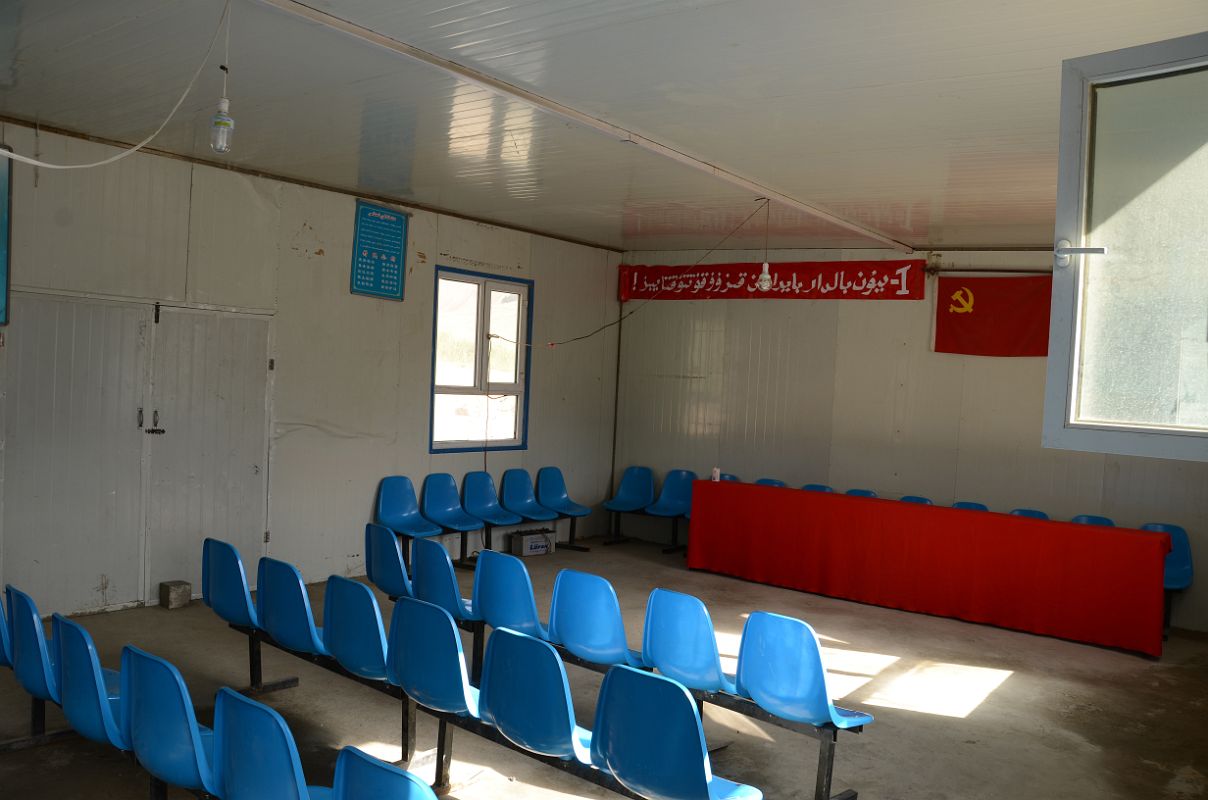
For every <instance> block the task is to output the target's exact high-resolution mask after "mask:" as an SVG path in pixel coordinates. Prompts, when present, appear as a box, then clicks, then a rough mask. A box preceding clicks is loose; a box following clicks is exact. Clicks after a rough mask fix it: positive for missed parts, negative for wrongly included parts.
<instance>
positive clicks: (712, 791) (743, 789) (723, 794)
mask: <svg viewBox="0 0 1208 800" xmlns="http://www.w3.org/2000/svg"><path fill="white" fill-rule="evenodd" d="M762 797H763V792H761V791H759V790H758V789H756V788H755V787H754V786H748V785H747V784H745V783H736V782H734V781H732V780H729V779H727V778H723V777H721V776H720V775H714V776H713V778H712V779H711V780H710V781H709V800H761V798H762Z"/></svg>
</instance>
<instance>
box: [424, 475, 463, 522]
mask: <svg viewBox="0 0 1208 800" xmlns="http://www.w3.org/2000/svg"><path fill="white" fill-rule="evenodd" d="M420 502H421V506H420V513H421V514H423V515H424V516H425V517H428V518H429V519H431V518H432V517H434V516H437V517H439V516H441V515H448V514H451V513H458V514H460V513H461V512H462V511H463V509H462V507H461V496H460V495H459V494H458V493H457V481H456V480H454V478H453V476H452V475H450V474H449V473H447V472H433V473H432V474H430V475H429V476H428V477H426V478H424V490H423V499H422V500H421V501H420Z"/></svg>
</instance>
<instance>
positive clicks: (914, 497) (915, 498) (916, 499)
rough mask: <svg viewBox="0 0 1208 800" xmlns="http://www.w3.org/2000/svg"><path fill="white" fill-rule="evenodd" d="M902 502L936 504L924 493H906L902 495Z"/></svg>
mask: <svg viewBox="0 0 1208 800" xmlns="http://www.w3.org/2000/svg"><path fill="white" fill-rule="evenodd" d="M902 502H903V503H918V504H919V505H921V506H930V505H935V504H934V503H932V502H931V498H930V497H923V496H922V495H919V494H908V495H904V496H903V497H902Z"/></svg>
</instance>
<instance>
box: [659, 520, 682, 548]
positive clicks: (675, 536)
mask: <svg viewBox="0 0 1208 800" xmlns="http://www.w3.org/2000/svg"><path fill="white" fill-rule="evenodd" d="M679 521H680V518H679V517H672V518H671V546H670V547H664V548H663V552H664V553H678V552H679V551H681V550H686V549H688V545H686V544H680V543H679Z"/></svg>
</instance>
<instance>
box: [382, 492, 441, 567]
mask: <svg viewBox="0 0 1208 800" xmlns="http://www.w3.org/2000/svg"><path fill="white" fill-rule="evenodd" d="M377 522H378V524H379V525H385V526H386V527H387V528H389V529H390V530H392V531H394V532H395V533H398V534H402V535H403V536H406V537H408V538H411V539H419V538H423V537H425V536H439V535H440V534H441V533H442V532H443V531H441V529H440V526H439V525H434V524H433V523H431V522H429V521H428V520H426V519H424V517H423V515H422V514H420V512H419V501H418V500H417V499H416V498H415V486H414V484H412V483H411V479H410V478H408V477H407V476H405V475H392V476H390V477H389V478H382V483H381V486H379V487H378V505H377ZM403 555H404V557H405V556H406V553H404V554H403Z"/></svg>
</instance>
